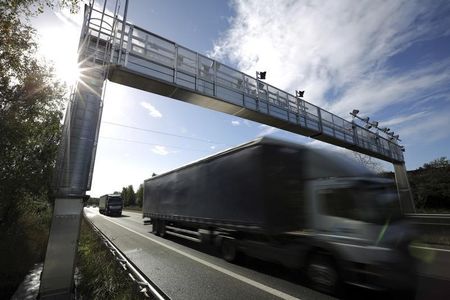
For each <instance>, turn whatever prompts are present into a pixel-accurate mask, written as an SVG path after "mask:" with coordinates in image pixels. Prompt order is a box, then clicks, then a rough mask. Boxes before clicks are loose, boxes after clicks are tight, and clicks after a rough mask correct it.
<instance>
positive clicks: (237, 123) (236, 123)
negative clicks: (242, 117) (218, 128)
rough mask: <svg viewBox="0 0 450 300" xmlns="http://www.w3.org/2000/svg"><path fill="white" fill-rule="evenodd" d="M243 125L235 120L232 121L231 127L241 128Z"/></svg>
mask: <svg viewBox="0 0 450 300" xmlns="http://www.w3.org/2000/svg"><path fill="white" fill-rule="evenodd" d="M240 124H241V123H239V121H237V120H233V121H231V125H233V126H239V125H240Z"/></svg>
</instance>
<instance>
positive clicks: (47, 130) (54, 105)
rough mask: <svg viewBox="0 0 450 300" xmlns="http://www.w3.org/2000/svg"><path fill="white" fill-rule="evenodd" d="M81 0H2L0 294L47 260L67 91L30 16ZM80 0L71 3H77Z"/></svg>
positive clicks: (6, 294) (7, 294) (8, 291)
mask: <svg viewBox="0 0 450 300" xmlns="http://www.w3.org/2000/svg"><path fill="white" fill-rule="evenodd" d="M77 3H78V1H76V0H61V1H51V0H42V1H39V0H10V1H0V249H1V252H0V254H1V256H2V257H7V258H8V259H4V260H1V263H0V298H1V299H3V298H5V299H9V298H10V297H11V294H12V293H13V292H14V290H15V289H16V288H17V285H18V284H19V283H20V282H21V281H22V280H23V278H24V275H25V274H26V273H27V272H28V271H29V269H30V267H31V266H32V265H33V264H34V263H36V262H38V261H42V259H43V256H44V251H45V245H46V244H47V238H48V228H49V224H50V218H51V173H52V170H53V167H54V165H55V160H56V152H57V147H58V143H59V139H60V131H61V130H60V129H61V127H60V126H61V125H60V124H61V123H60V121H61V118H62V107H63V102H64V100H65V98H64V97H65V96H64V95H65V94H66V91H65V89H64V86H62V85H61V84H60V83H58V81H57V80H56V79H55V78H54V75H53V74H52V69H51V68H50V67H48V66H46V65H44V64H42V63H41V62H40V61H39V59H38V58H37V57H36V43H35V31H34V29H33V28H32V27H31V26H30V25H29V18H30V17H31V16H33V15H36V14H38V13H40V12H42V11H43V9H44V7H53V6H54V5H55V4H58V5H59V4H61V5H62V6H71V5H72V4H73V5H75V6H77V5H76V4H77ZM75 6H73V7H72V8H74V7H75Z"/></svg>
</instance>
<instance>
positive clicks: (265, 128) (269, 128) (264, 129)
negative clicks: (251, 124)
mask: <svg viewBox="0 0 450 300" xmlns="http://www.w3.org/2000/svg"><path fill="white" fill-rule="evenodd" d="M259 128H261V129H262V130H261V132H260V133H258V134H257V136H266V135H271V134H273V133H275V132H279V131H281V129H279V128H275V127H272V126H268V125H265V124H261V125H259Z"/></svg>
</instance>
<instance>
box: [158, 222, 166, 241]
mask: <svg viewBox="0 0 450 300" xmlns="http://www.w3.org/2000/svg"><path fill="white" fill-rule="evenodd" d="M156 234H157V235H159V236H160V237H162V238H163V237H165V236H166V221H164V220H158V227H157V233H156Z"/></svg>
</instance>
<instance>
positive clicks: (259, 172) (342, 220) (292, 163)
mask: <svg viewBox="0 0 450 300" xmlns="http://www.w3.org/2000/svg"><path fill="white" fill-rule="evenodd" d="M143 217H148V218H151V220H152V224H153V233H155V234H156V235H159V236H164V235H166V234H171V235H175V236H179V237H184V238H187V239H190V240H194V241H201V242H205V243H212V244H215V245H217V246H218V247H220V249H221V252H222V256H223V258H224V259H225V260H227V261H233V260H235V259H236V258H237V257H238V255H241V254H246V255H249V256H252V257H257V258H259V259H262V260H266V261H271V262H276V263H280V264H283V265H285V266H287V267H289V268H295V269H302V270H303V271H304V274H305V275H306V278H307V279H308V281H309V282H310V284H311V285H312V286H313V287H314V288H315V289H318V290H320V291H322V292H326V293H331V294H335V293H337V292H338V291H339V290H340V288H341V287H342V284H341V283H344V282H345V283H347V284H353V285H358V286H362V287H366V288H371V289H380V288H381V289H400V290H404V291H411V290H413V289H414V280H415V270H414V266H415V263H414V260H413V258H412V257H411V255H410V254H409V252H408V245H409V242H410V241H411V239H412V238H413V235H412V231H411V230H410V227H409V224H408V223H407V222H406V221H405V220H404V217H403V215H402V213H401V210H400V206H399V201H398V196H397V192H396V190H395V186H394V183H393V181H392V180H388V179H383V178H379V177H376V176H375V175H374V174H373V173H372V172H371V171H369V170H368V169H366V168H364V167H362V166H360V165H358V164H356V163H355V162H353V161H351V160H347V159H344V158H342V157H336V155H334V154H330V153H327V152H322V151H319V150H317V149H310V148H307V147H305V146H302V145H298V144H294V143H290V142H285V141H280V140H277V139H272V138H261V139H258V140H256V141H252V142H249V143H246V144H244V145H241V146H238V147H236V148H233V149H229V150H226V151H224V152H221V153H218V154H215V155H213V156H210V157H206V158H204V159H201V160H198V161H196V162H194V163H191V164H188V165H186V166H183V167H180V168H178V169H175V170H173V171H170V172H167V173H165V174H161V175H158V176H155V177H152V178H150V179H147V180H145V182H144V203H143Z"/></svg>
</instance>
